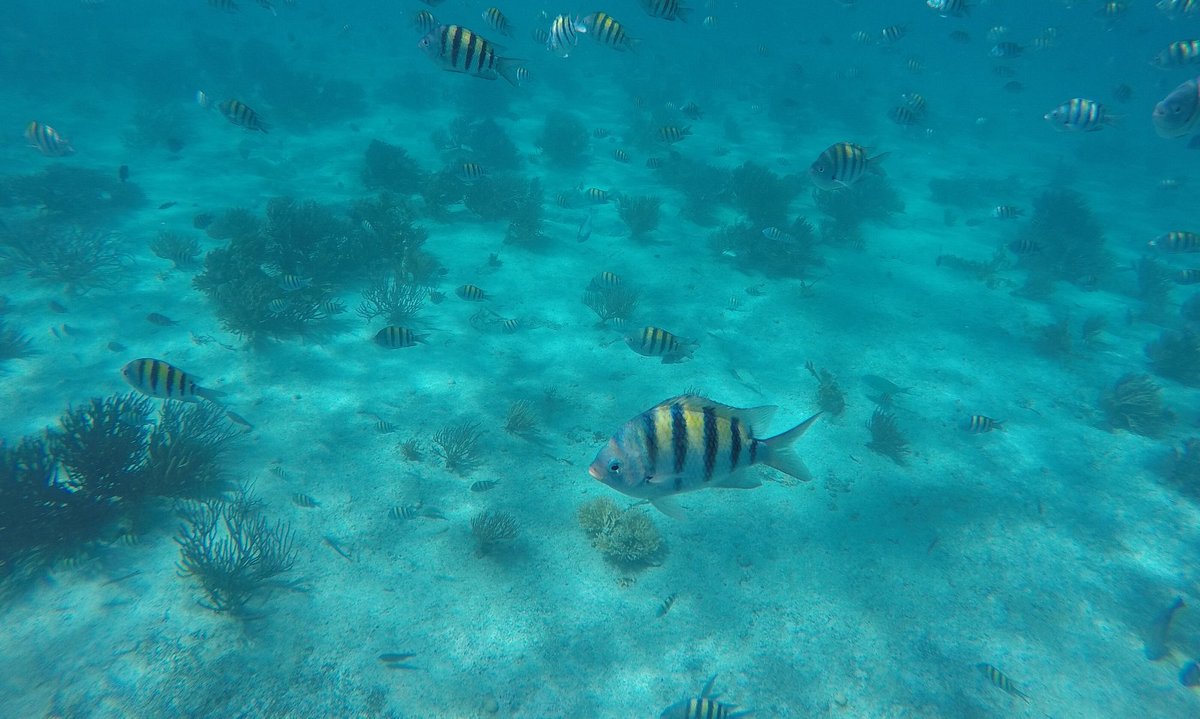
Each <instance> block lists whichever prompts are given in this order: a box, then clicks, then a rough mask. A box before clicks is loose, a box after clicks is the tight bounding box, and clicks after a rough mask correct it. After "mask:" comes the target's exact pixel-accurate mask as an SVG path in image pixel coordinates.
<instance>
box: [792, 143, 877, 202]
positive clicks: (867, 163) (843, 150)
mask: <svg viewBox="0 0 1200 719" xmlns="http://www.w3.org/2000/svg"><path fill="white" fill-rule="evenodd" d="M887 155H888V153H886V152H885V153H882V154H879V155H876V156H875V157H868V156H867V148H865V147H863V146H862V145H855V144H854V143H852V142H838V143H835V144H833V145H830V146H829V147H827V148H826V149H825V151H824V152H822V153H821V154H820V155H818V156H817V159H816V160H813V163H812V165H811V166H809V168H808V176H809V179H811V180H812V183H813V184H814V185H816V186H817V187H818V188H819V189H822V190H834V189H838V188H841V187H849V186H850V185H853V184H854V183H855V182H857V181H858V180H860V179H862V177H863V176H864V175H866V174H867V172H874V173H876V174H883V171H882V169H881V168H880V167H879V162H880V161H881V160H883V158H885V157H887Z"/></svg>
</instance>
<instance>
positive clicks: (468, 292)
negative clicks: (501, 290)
mask: <svg viewBox="0 0 1200 719" xmlns="http://www.w3.org/2000/svg"><path fill="white" fill-rule="evenodd" d="M454 294H456V295H458V296H459V297H460V298H462V299H464V300H466V301H468V302H483V301H484V300H487V299H490V296H489V295H488V293H486V292H484V291H483V290H482V289H480V288H478V287H476V286H475V285H459V286H458V287H457V288H455V290H454Z"/></svg>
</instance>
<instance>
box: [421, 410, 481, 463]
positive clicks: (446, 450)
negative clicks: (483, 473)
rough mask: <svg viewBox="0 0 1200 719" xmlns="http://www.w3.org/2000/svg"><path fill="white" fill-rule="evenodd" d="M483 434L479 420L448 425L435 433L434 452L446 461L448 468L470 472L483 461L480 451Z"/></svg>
mask: <svg viewBox="0 0 1200 719" xmlns="http://www.w3.org/2000/svg"><path fill="white" fill-rule="evenodd" d="M482 435H483V432H481V431H480V430H479V423H478V422H464V423H462V424H452V425H447V426H445V427H442V428H441V429H440V430H438V431H437V433H436V434H434V435H433V445H434V447H433V452H434V454H436V455H437V456H439V457H441V458H442V460H443V461H445V463H446V469H448V470H450V471H451V472H454V473H456V474H468V473H470V472H471V470H473V469H475V468H476V467H478V466H479V465H480V464H481V463H482V455H481V454H480V451H479V438H480V437H481V436H482Z"/></svg>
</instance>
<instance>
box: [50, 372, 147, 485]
mask: <svg viewBox="0 0 1200 719" xmlns="http://www.w3.org/2000/svg"><path fill="white" fill-rule="evenodd" d="M150 406H151V405H150V399H148V398H146V397H143V396H142V395H139V394H135V393H133V392H129V393H127V394H123V395H111V396H109V397H105V398H103V399H101V398H99V397H96V398H93V399H91V400H89V401H88V403H87V404H85V405H83V406H81V407H71V408H69V409H68V410H67V411H66V412H65V413H64V414H63V415H62V416H61V417H60V418H59V427H58V429H57V430H54V431H52V432H50V434H49V444H50V451H51V454H52V455H53V456H54V458H55V459H56V460H57V461H58V462H59V464H60V466H61V467H62V469H63V471H64V472H65V473H66V475H67V481H68V483H69V484H70V485H71V486H72V487H74V488H76V489H77V490H78V491H80V492H84V493H86V494H88V495H90V496H92V497H96V498H98V499H103V500H111V501H125V502H131V503H134V504H137V503H141V502H144V501H145V500H146V499H148V498H149V497H151V496H153V495H154V488H153V487H152V486H151V485H150V483H149V481H148V479H149V477H148V475H147V474H146V472H145V463H146V449H147V446H148V444H149V436H150V423H151V420H150Z"/></svg>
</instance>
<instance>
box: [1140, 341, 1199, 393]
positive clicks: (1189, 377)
mask: <svg viewBox="0 0 1200 719" xmlns="http://www.w3.org/2000/svg"><path fill="white" fill-rule="evenodd" d="M1146 356H1147V357H1148V358H1149V359H1150V368H1151V369H1152V370H1153V371H1154V374H1156V375H1158V376H1160V377H1166V378H1168V379H1173V380H1175V381H1177V382H1181V383H1183V384H1186V385H1188V386H1190V387H1200V331H1197V330H1193V329H1184V330H1181V331H1179V332H1172V331H1170V330H1163V332H1162V333H1161V334H1160V335H1159V336H1158V339H1157V340H1155V341H1153V342H1151V343H1149V344H1147V345H1146Z"/></svg>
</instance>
